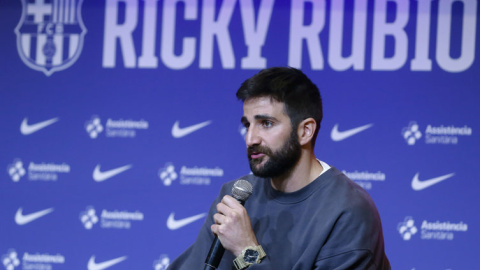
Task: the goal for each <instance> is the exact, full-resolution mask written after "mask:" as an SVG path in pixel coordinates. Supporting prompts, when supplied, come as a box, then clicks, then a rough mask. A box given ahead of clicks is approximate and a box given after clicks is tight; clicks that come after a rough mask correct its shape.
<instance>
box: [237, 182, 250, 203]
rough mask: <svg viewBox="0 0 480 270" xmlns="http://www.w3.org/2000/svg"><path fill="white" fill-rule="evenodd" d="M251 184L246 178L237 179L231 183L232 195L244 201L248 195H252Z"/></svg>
mask: <svg viewBox="0 0 480 270" xmlns="http://www.w3.org/2000/svg"><path fill="white" fill-rule="evenodd" d="M252 191H253V188H252V184H250V182H248V181H247V180H243V179H240V180H237V181H236V182H235V184H233V188H232V196H233V197H234V198H235V199H237V200H239V201H242V202H244V201H246V200H247V199H248V197H250V195H252Z"/></svg>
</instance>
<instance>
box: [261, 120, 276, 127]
mask: <svg viewBox="0 0 480 270" xmlns="http://www.w3.org/2000/svg"><path fill="white" fill-rule="evenodd" d="M262 125H263V126H264V127H266V128H269V127H272V126H273V122H272V121H270V120H264V121H262Z"/></svg>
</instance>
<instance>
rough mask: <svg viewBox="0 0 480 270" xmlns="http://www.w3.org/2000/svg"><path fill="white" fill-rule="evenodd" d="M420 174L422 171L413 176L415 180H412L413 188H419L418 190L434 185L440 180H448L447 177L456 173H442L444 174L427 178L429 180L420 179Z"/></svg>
mask: <svg viewBox="0 0 480 270" xmlns="http://www.w3.org/2000/svg"><path fill="white" fill-rule="evenodd" d="M419 174H420V173H417V174H415V176H414V177H413V180H412V188H413V190H417V191H418V190H422V189H426V188H428V187H430V186H433V185H435V184H437V183H439V182H442V181H443V180H446V179H448V178H450V177H452V176H454V175H455V173H451V174H446V175H442V176H439V177H435V178H431V179H427V180H420V179H418V175H419Z"/></svg>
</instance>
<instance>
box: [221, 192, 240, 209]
mask: <svg viewBox="0 0 480 270" xmlns="http://www.w3.org/2000/svg"><path fill="white" fill-rule="evenodd" d="M222 203H223V204H225V205H226V206H228V207H230V208H232V209H237V208H238V207H239V206H241V204H240V203H239V202H238V201H237V200H236V199H235V198H233V197H232V196H230V195H225V196H223V198H222Z"/></svg>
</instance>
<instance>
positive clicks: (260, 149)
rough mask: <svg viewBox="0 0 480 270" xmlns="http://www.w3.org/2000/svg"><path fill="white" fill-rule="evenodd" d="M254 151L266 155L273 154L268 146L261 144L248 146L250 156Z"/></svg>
mask: <svg viewBox="0 0 480 270" xmlns="http://www.w3.org/2000/svg"><path fill="white" fill-rule="evenodd" d="M253 153H264V154H266V155H269V156H270V155H271V154H272V150H270V148H268V147H262V146H260V145H253V146H250V147H248V148H247V154H248V155H249V156H250V155H251V154H253Z"/></svg>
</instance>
